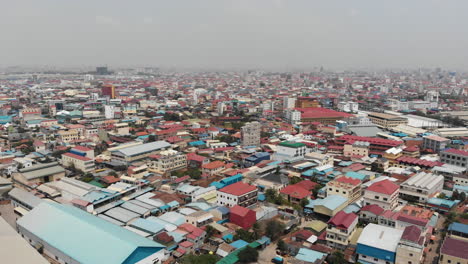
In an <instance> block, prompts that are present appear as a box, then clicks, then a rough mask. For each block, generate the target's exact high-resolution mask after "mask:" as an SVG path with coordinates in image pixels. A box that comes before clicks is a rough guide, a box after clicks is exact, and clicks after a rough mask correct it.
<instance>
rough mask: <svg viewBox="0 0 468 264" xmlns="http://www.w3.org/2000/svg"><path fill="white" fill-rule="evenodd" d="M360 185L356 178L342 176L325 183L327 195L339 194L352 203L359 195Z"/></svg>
mask: <svg viewBox="0 0 468 264" xmlns="http://www.w3.org/2000/svg"><path fill="white" fill-rule="evenodd" d="M361 185H362V183H361V181H360V180H358V179H354V178H351V177H346V176H342V177H339V178H337V179H335V180H333V181H329V182H328V183H327V185H326V190H327V196H330V195H339V196H341V197H344V198H346V199H347V200H348V203H352V202H354V201H356V200H357V199H359V197H361Z"/></svg>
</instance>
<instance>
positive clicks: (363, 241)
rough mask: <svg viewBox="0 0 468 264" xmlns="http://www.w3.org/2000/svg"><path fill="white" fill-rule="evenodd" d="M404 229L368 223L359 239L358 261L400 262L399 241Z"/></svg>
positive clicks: (388, 263) (379, 263) (382, 263)
mask: <svg viewBox="0 0 468 264" xmlns="http://www.w3.org/2000/svg"><path fill="white" fill-rule="evenodd" d="M402 235H403V230H399V229H395V228H391V227H387V226H381V225H376V224H372V223H371V224H368V225H367V226H366V227H364V229H363V230H362V233H361V235H360V236H359V239H358V241H357V249H356V253H357V254H358V261H362V262H363V263H373V264H393V263H395V264H400V263H398V262H396V251H397V248H398V243H399V242H400V240H401V237H402Z"/></svg>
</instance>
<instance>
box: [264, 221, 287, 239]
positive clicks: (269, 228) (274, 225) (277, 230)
mask: <svg viewBox="0 0 468 264" xmlns="http://www.w3.org/2000/svg"><path fill="white" fill-rule="evenodd" d="M285 228H286V227H285V225H284V224H283V223H281V222H278V221H277V220H270V221H268V222H267V224H266V228H265V233H266V235H267V236H268V237H269V238H270V239H271V240H276V239H277V238H279V237H280V236H281V235H282V234H283V232H284V229H285Z"/></svg>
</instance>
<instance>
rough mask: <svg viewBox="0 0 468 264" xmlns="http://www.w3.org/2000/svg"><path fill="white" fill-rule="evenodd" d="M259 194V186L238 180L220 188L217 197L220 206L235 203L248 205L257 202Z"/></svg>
mask: <svg viewBox="0 0 468 264" xmlns="http://www.w3.org/2000/svg"><path fill="white" fill-rule="evenodd" d="M257 195H258V190H257V187H255V186H252V185H250V184H247V183H243V182H236V183H234V184H231V185H228V186H226V187H224V188H222V189H219V190H218V192H217V194H216V198H217V203H218V205H220V206H228V207H232V206H234V205H240V206H243V207H248V206H250V205H252V204H255V203H257Z"/></svg>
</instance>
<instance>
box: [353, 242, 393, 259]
mask: <svg viewBox="0 0 468 264" xmlns="http://www.w3.org/2000/svg"><path fill="white" fill-rule="evenodd" d="M356 252H357V253H358V254H362V255H366V256H370V257H373V258H378V259H381V260H385V261H390V262H395V257H396V253H395V252H390V251H387V250H384V249H380V248H375V247H371V246H367V245H363V244H359V243H358V245H357V250H356Z"/></svg>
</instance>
